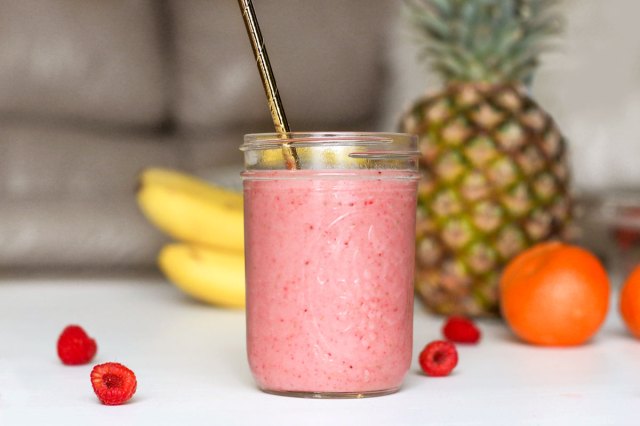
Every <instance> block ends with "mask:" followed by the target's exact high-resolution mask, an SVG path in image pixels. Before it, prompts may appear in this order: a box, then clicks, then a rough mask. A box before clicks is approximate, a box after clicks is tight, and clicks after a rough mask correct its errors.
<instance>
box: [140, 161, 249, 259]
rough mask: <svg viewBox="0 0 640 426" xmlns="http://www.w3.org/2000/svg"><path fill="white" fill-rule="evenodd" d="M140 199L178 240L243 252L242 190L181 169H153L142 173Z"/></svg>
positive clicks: (160, 225)
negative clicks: (218, 185) (182, 171)
mask: <svg viewBox="0 0 640 426" xmlns="http://www.w3.org/2000/svg"><path fill="white" fill-rule="evenodd" d="M137 199H138V205H139V206H140V208H141V209H142V211H143V213H144V214H145V216H146V217H147V218H148V219H149V220H150V221H151V222H152V223H153V224H154V225H156V226H157V227H158V228H160V229H161V230H162V231H164V232H166V233H167V234H169V235H170V236H171V237H173V238H175V239H177V240H181V241H185V242H189V243H196V244H202V245H207V246H213V247H219V248H225V249H231V250H235V251H237V252H238V253H241V252H242V251H243V248H244V227H243V226H244V225H243V207H242V206H243V204H242V194H241V193H239V192H233V191H229V190H226V189H223V188H220V187H217V186H215V185H212V184H210V183H208V182H206V181H204V180H201V179H198V178H197V177H194V176H190V175H187V174H184V173H181V172H178V171H174V170H168V169H160V168H150V169H146V170H144V171H143V172H142V173H141V174H140V177H139V187H138V191H137Z"/></svg>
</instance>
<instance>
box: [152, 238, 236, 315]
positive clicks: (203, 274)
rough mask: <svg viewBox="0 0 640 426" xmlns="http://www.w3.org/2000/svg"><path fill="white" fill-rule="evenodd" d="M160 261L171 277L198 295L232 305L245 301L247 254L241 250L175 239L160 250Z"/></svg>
mask: <svg viewBox="0 0 640 426" xmlns="http://www.w3.org/2000/svg"><path fill="white" fill-rule="evenodd" d="M158 265H159V267H160V269H161V270H162V272H163V273H164V274H165V276H166V277H167V278H168V279H169V280H171V281H172V282H173V283H174V284H176V286H178V287H179V288H180V289H182V290H183V291H184V292H185V293H187V294H189V295H190V296H192V297H194V298H196V299H199V300H201V301H203V302H207V303H211V304H214V305H220V306H225V307H230V308H243V307H244V305H245V301H244V297H245V288H244V257H243V256H242V255H241V254H239V253H233V252H230V251H223V250H218V249H213V248H205V247H202V246H196V245H189V244H182V243H172V244H168V245H166V246H164V248H163V249H162V250H161V251H160V255H159V256H158Z"/></svg>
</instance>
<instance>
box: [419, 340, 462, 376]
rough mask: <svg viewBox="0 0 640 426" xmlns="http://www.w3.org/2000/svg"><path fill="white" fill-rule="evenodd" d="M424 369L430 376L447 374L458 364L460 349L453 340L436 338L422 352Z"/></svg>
mask: <svg viewBox="0 0 640 426" xmlns="http://www.w3.org/2000/svg"><path fill="white" fill-rule="evenodd" d="M418 361H419V362H420V367H422V371H424V372H425V374H426V375H428V376H435V377H440V376H447V375H449V373H450V372H451V370H453V369H454V368H455V366H456V365H458V351H457V350H456V347H455V345H454V344H453V343H451V342H446V341H444V340H435V341H433V342H431V343H429V344H428V345H427V346H425V348H424V349H423V350H422V352H420V357H419V358H418Z"/></svg>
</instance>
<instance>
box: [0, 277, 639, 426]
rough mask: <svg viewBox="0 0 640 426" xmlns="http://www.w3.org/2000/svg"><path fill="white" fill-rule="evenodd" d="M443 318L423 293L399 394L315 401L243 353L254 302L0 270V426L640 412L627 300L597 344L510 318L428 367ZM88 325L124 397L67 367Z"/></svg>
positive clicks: (591, 421) (562, 419) (575, 421)
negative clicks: (62, 349) (115, 398)
mask: <svg viewBox="0 0 640 426" xmlns="http://www.w3.org/2000/svg"><path fill="white" fill-rule="evenodd" d="M441 322H442V319H440V318H437V317H433V316H431V315H429V314H427V313H426V312H425V311H424V309H423V308H422V307H421V306H420V305H419V304H418V305H416V314H415V338H414V341H415V344H414V364H413V366H412V369H411V371H410V372H409V374H408V376H407V378H406V380H405V384H404V387H403V388H402V389H401V391H400V392H398V393H397V394H394V395H389V396H383V397H378V398H369V399H361V400H313V399H298V398H289V397H281V396H273V395H268V394H264V393H262V392H260V391H258V390H257V389H256V388H255V385H254V383H253V380H252V378H251V375H250V373H249V369H248V367H247V363H246V357H245V340H244V339H245V333H244V313H243V312H242V311H230V310H223V309H217V308H214V307H211V306H207V305H203V304H200V303H197V302H194V301H192V300H190V299H188V298H187V297H186V296H183V295H182V293H180V292H179V290H177V289H175V288H174V287H173V286H171V285H170V284H168V283H166V282H165V281H164V280H163V279H161V278H159V277H128V278H118V279H113V278H111V279H97V278H74V279H69V278H67V279H62V278H56V279H52V278H30V279H13V278H5V279H2V280H0V425H2V426H10V425H67V426H73V425H83V426H84V425H109V426H113V425H129V424H131V425H151V424H153V425H156V424H157V425H168V424H170V425H200V424H211V425H256V424H260V425H342V424H344V425H427V424H433V425H469V424H481V425H483V424H487V425H494V424H498V425H515V424H531V425H609V424H611V425H638V424H640V341H636V340H633V339H632V338H630V337H629V336H628V335H627V334H626V332H625V331H624V329H623V328H622V325H621V323H620V320H619V318H618V316H617V312H616V311H615V309H612V311H611V315H610V316H609V319H608V321H607V324H606V326H605V328H604V329H603V330H602V331H601V332H600V333H599V334H598V336H597V338H596V339H595V340H594V341H593V342H592V343H590V344H588V345H586V346H583V347H579V348H573V349H548V348H537V347H532V346H527V345H524V344H521V343H519V342H517V341H516V340H515V339H514V338H513V337H512V336H511V334H510V333H509V331H508V330H507V329H506V328H505V326H504V325H503V324H502V323H500V322H499V321H482V322H481V323H480V326H481V328H482V331H483V333H484V336H483V340H482V341H481V343H480V344H479V345H477V346H460V347H459V353H460V363H459V365H458V368H457V369H456V370H454V374H453V375H451V376H449V377H446V378H429V377H426V376H423V375H421V374H420V373H419V369H418V366H417V362H416V361H415V359H416V358H417V354H418V353H419V350H420V349H421V348H422V347H423V346H424V345H425V344H426V343H427V342H429V341H431V340H434V339H437V338H439V337H440V327H441ZM71 323H77V324H81V325H82V326H83V327H85V329H86V330H87V331H88V333H89V334H90V335H91V336H93V337H95V339H96V340H97V342H98V354H97V356H96V359H95V360H94V364H96V363H103V362H108V361H117V362H121V363H123V364H125V365H127V366H128V367H129V368H131V369H132V370H134V371H135V373H136V375H137V377H138V391H137V393H136V395H135V396H134V397H133V399H132V400H131V401H130V402H129V403H127V404H126V405H123V406H115V407H108V406H103V405H101V404H100V403H99V402H98V400H97V399H96V397H95V395H94V394H93V391H92V389H91V384H90V381H89V372H90V370H91V366H92V365H93V364H92V365H85V366H78V367H67V366H63V365H62V364H61V363H60V361H58V358H57V356H56V350H55V347H56V340H57V337H58V335H59V333H60V331H61V330H62V329H63V327H64V326H66V325H67V324H71Z"/></svg>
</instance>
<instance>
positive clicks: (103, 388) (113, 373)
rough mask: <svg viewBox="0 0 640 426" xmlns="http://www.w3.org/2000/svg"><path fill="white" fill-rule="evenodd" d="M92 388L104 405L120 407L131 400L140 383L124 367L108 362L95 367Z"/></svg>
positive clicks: (92, 373)
mask: <svg viewBox="0 0 640 426" xmlns="http://www.w3.org/2000/svg"><path fill="white" fill-rule="evenodd" d="M91 386H93V391H94V392H95V393H96V395H97V396H98V399H99V400H100V402H102V403H103V404H105V405H120V404H124V403H125V402H127V401H128V400H130V399H131V397H132V396H133V394H134V393H135V392H136V388H137V386H138V382H137V380H136V375H135V374H133V371H131V370H129V369H128V368H127V367H125V366H124V365H122V364H119V363H117V362H107V363H106V364H99V365H96V366H95V367H93V370H91Z"/></svg>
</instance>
